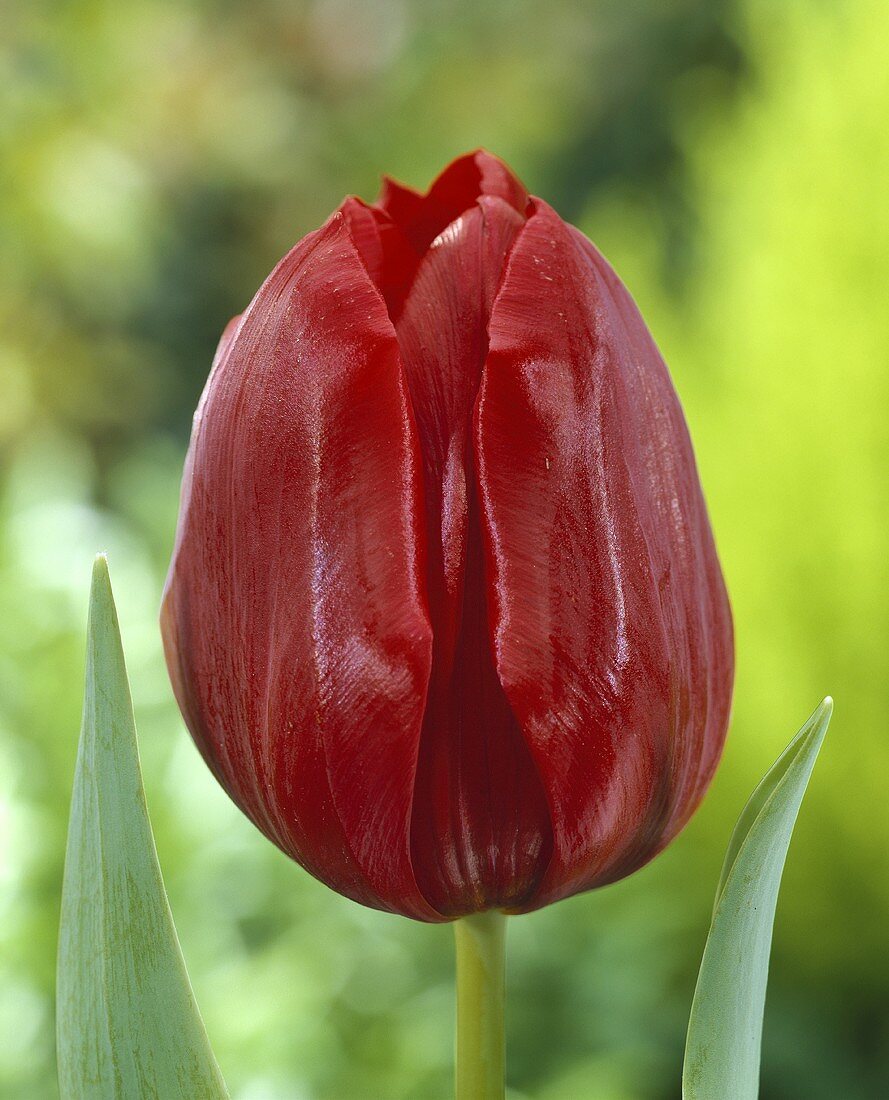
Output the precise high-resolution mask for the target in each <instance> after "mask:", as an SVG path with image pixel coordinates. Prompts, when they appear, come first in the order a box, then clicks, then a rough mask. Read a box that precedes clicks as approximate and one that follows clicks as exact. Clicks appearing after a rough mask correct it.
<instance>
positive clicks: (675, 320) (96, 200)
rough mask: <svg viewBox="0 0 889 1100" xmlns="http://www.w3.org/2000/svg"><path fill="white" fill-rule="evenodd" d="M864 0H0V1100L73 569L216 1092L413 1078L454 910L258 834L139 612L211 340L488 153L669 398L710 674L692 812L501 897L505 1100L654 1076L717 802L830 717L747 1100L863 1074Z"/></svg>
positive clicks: (668, 1093)
mask: <svg viewBox="0 0 889 1100" xmlns="http://www.w3.org/2000/svg"><path fill="white" fill-rule="evenodd" d="M887 35H889V8H887V6H886V5H885V4H883V3H881V2H879V0H872V2H868V0H830V2H828V0H808V2H802V0H799V2H797V0H781V2H779V0H672V2H663V0H661V2H658V0H610V2H599V3H584V2H583V0H550V2H549V3H548V4H547V5H540V4H535V3H531V2H530V0H424V2H420V0H415V2H409V0H376V2H360V0H311V2H310V0H254V2H253V3H251V4H238V3H235V2H233V0H190V2H188V3H183V2H181V0H126V2H120V0H118V2H116V3H114V2H111V0H106V2H98V0H69V2H65V0H32V2H31V3H25V2H24V0H19V2H18V3H17V2H16V0H12V3H11V4H6V5H4V6H3V7H2V9H0V95H2V102H0V150H2V174H0V315H2V325H0V454H2V476H0V620H2V624H3V627H2V632H0V1095H2V1096H3V1097H10V1098H16V1100H18V1098H25V1100H30V1098H37V1100H41V1098H43V1097H53V1096H55V1095H56V1089H55V1078H54V1055H53V1008H52V996H53V971H54V965H55V943H56V933H57V920H58V906H59V888H60V881H61V872H62V856H63V850H64V840H65V828H66V819H67V812H68V800H69V791H70V783H71V778H72V774H73V764H74V754H75V747H76V739H77V733H78V727H79V717H80V696H81V679H82V672H83V649H84V626H85V611H86V596H87V587H88V579H89V571H90V564H91V560H92V556H93V553H94V552H95V551H96V550H99V549H108V551H109V552H110V558H111V566H112V575H113V578H114V581H115V585H116V592H117V597H118V602H119V608H120V617H121V622H122V627H123V632H124V641H125V646H126V649H127V653H128V659H129V665H130V672H131V676H132V680H133V687H134V694H135V702H136V712H137V720H138V723H139V730H140V736H141V746H142V753H143V761H144V770H145V780H146V787H147V793H148V800H149V805H150V808H151V811H152V815H153V820H154V823H155V828H156V832H157V836H158V846H159V850H160V857H161V862H162V865H163V868H164V871H165V874H166V879H167V885H168V888H169V892H170V897H171V902H172V906H173V910H174V913H175V915H176V919H177V923H178V926H179V931H180V935H181V939H182V942H183V947H184V951H185V955H186V958H187V959H188V962H189V966H190V970H191V974H192V979H193V982H194V985H195V989H196V992H197V995H198V999H199V1001H200V1004H201V1006H202V1008H203V1012H204V1016H205V1019H206V1022H207V1026H208V1029H209V1032H210V1035H211V1037H212V1039H213V1042H214V1046H215V1049H216V1051H217V1054H218V1057H219V1060H220V1063H221V1065H222V1068H223V1071H224V1072H225V1074H226V1077H227V1079H228V1081H229V1083H230V1086H231V1089H232V1095H233V1097H235V1098H237V1100H350V1098H357V1100H365V1098H367V1100H388V1098H393V1100H398V1098H418V1100H427V1098H428V1100H437V1098H439V1097H445V1096H447V1095H449V1092H450V1087H451V1086H450V1074H451V1048H452V1041H453V1033H452V1022H451V1013H452V996H453V987H452V959H451V947H452V945H451V931H450V929H449V928H448V927H446V926H444V927H425V926H422V925H419V924H413V923H411V922H409V921H406V920H401V919H398V918H395V917H391V916H386V915H383V914H379V913H375V912H371V911H367V910H363V909H361V908H359V907H358V906H356V905H353V904H352V903H350V902H348V901H345V900H343V899H341V898H339V897H338V896H336V895H334V894H332V893H330V892H328V891H327V890H326V889H325V888H323V887H322V886H320V885H318V884H317V883H315V882H314V881H313V880H311V879H310V878H309V877H308V876H307V875H306V874H304V873H303V872H302V871H301V870H299V869H298V868H296V867H295V866H293V865H292V864H289V863H288V862H287V861H286V860H285V859H284V857H283V856H281V855H279V854H278V853H277V852H276V851H275V850H273V849H272V848H271V846H270V845H269V844H267V843H266V842H265V841H264V840H263V839H262V838H261V837H260V836H259V834H258V833H256V832H255V831H254V830H253V829H252V827H250V826H249V825H248V824H247V822H246V821H245V820H243V819H242V818H241V817H240V815H239V814H238V812H237V811H236V810H235V808H234V807H233V806H232V805H231V804H230V803H229V801H228V799H227V798H226V797H225V796H224V795H223V793H222V792H221V790H219V789H218V788H217V787H216V785H215V783H214V782H213V780H212V779H211V778H210V775H209V773H208V772H207V771H206V770H205V769H204V767H203V765H202V764H201V763H200V762H199V759H198V756H197V753H196V752H195V751H194V749H193V748H192V745H191V743H190V741H189V740H188V738H187V736H186V735H185V733H184V731H183V728H182V725H181V722H180V719H179V716H178V713H177V711H176V709H175V706H174V704H173V700H172V696H171V692H170V689H169V686H168V683H167V678H166V674H165V671H164V668H163V662H162V656H161V646H160V639H159V636H158V630H157V627H156V611H157V607H158V602H159V595H160V589H161V584H162V580H163V575H164V571H165V567H166V563H167V560H168V557H169V554H170V550H171V545H172V538H173V531H174V522H175V515H176V508H177V496H178V481H179V475H180V471H181V465H182V459H183V456H184V450H185V446H186V442H187V438H188V431H189V426H190V418H191V412H192V410H193V408H194V405H195V403H196V400H197V396H198V393H199V392H200V389H201V386H202V383H203V380H204V378H205V376H206V373H207V370H208V366H209V362H210V359H211V356H212V353H213V349H214V346H215V343H216V338H217V336H218V334H219V333H220V331H221V330H222V327H223V325H224V324H225V322H226V321H227V320H228V318H229V317H230V316H231V315H232V314H234V313H235V312H238V311H239V310H241V309H242V308H243V306H244V305H245V304H246V302H247V301H248V300H249V298H250V297H251V296H252V293H253V291H254V290H255V289H256V287H257V286H258V284H259V283H260V281H261V280H262V279H263V277H264V276H265V274H266V273H267V272H268V271H269V270H270V268H271V267H272V265H273V264H274V262H275V261H276V260H277V259H278V257H279V256H280V255H281V254H282V253H283V252H284V251H285V250H286V249H287V248H288V247H289V246H290V245H291V243H292V242H293V241H295V240H296V239H297V238H298V237H299V236H301V235H302V234H303V233H304V232H306V231H307V230H309V229H311V228H314V227H315V226H317V225H318V224H319V223H320V222H321V221H322V220H323V219H324V218H325V217H326V215H327V213H328V212H329V211H330V210H331V209H332V208H333V207H334V206H335V205H336V204H337V203H338V202H339V201H340V199H341V197H342V196H343V195H344V194H345V193H347V192H350V191H355V192H358V193H359V194H361V195H363V196H365V197H368V198H370V197H373V195H374V194H375V191H376V187H377V180H378V177H379V175H380V174H381V173H382V172H389V173H391V174H393V175H395V176H397V177H400V178H402V179H404V180H406V181H407V182H409V183H412V184H414V185H417V186H425V185H426V183H427V182H428V181H429V180H430V179H431V178H432V176H433V175H434V174H435V173H436V171H437V170H438V169H440V168H441V167H442V166H443V165H444V163H445V162H446V161H448V160H449V159H450V158H451V157H453V156H454V155H456V154H457V153H460V152H462V151H465V150H467V149H469V148H472V147H474V146H477V145H480V144H483V145H486V146H488V147H489V148H491V149H492V150H493V151H495V152H497V153H499V154H500V155H501V156H503V157H504V158H505V159H507V160H508V161H509V162H510V163H511V164H512V165H513V166H514V167H515V169H516V170H517V171H518V172H519V174H520V175H521V176H522V177H523V178H524V180H525V181H526V183H527V184H528V185H529V187H530V188H531V190H532V191H534V192H536V193H538V194H541V195H543V196H545V197H546V198H547V199H549V200H550V201H551V202H552V203H553V204H554V205H555V206H556V207H557V208H558V209H559V210H560V212H561V213H562V214H563V215H564V216H566V217H568V218H570V219H572V220H574V221H576V222H577V223H578V224H580V225H581V226H582V228H583V229H584V230H585V231H586V232H587V233H588V234H589V235H590V236H591V237H593V238H594V239H595V240H596V241H597V242H598V243H599V245H600V246H601V247H602V248H603V250H604V251H605V253H606V254H607V255H608V256H609V257H610V259H611V260H612V262H613V263H614V264H615V265H616V267H617V269H618V270H619V271H620V272H621V274H622V275H623V277H624V279H625V280H626V281H627V283H628V284H629V286H630V288H631V290H632V291H633V293H634V294H635V296H636V297H637V300H638V301H639V303H640V305H641V307H642V310H643V313H644V314H645V316H646V317H647V318H648V320H649V323H650V325H651V327H652V329H653V331H654V333H655V335H656V337H657V339H658V341H659V342H660V344H661V346H662V348H663V350H664V352H665V354H666V357H667V360H668V362H669V363H670V364H671V366H672V369H673V372H674V376H675V379H676V383H677V386H678V388H679V391H680V394H681V396H682V398H683V401H684V404H685V408H686V411H687V415H688V418H689V422H690V425H691V429H692V433H693V436H694V438H695V441H696V445H697V452H698V457H699V462H700V467H701V472H702V476H703V480H704V483H705V488H706V491H707V495H708V498H709V502H710V507H711V512H712V518H713V522H714V526H715V529H716V533H717V539H718V542H719V545H720V549H721V553H722V556H723V561H724V565H725V569H726V573H727V576H728V581H729V586H730V589H731V592H732V595H733V601H734V608H735V615H736V624H737V641H738V678H737V690H736V702H735V712H734V719H733V723H732V729H731V733H730V737H729V742H728V747H727V750H726V755H725V760H724V764H723V766H722V769H721V771H720V773H719V775H718V777H717V779H716V782H715V784H714V786H713V788H712V790H711V793H710V794H709V796H708V798H707V800H706V802H705V804H704V806H703V808H702V810H701V812H700V813H699V814H698V815H697V817H696V818H695V819H694V821H693V823H692V824H691V825H690V826H689V828H688V829H687V830H686V832H685V833H684V834H683V835H682V837H681V838H680V839H679V840H678V841H677V842H676V843H675V844H674V845H673V846H672V847H671V848H670V849H669V851H668V852H667V853H666V854H665V855H663V856H662V857H661V858H659V859H658V860H656V861H655V862H654V863H653V864H652V865H651V866H649V867H648V868H646V869H645V870H643V871H642V872H640V873H639V874H637V875H636V876H634V877H633V878H631V879H630V880H629V881H626V882H623V883H621V884H619V885H617V886H614V887H611V888H608V889H606V890H604V891H601V892H599V893H595V894H588V895H586V896H583V897H578V898H574V899H572V900H570V901H568V902H563V903H561V904H559V905H557V906H554V907H552V908H550V909H549V910H546V911H543V912H540V913H537V914H534V915H531V916H527V917H521V918H517V919H515V920H514V921H513V922H512V928H511V931H510V937H511V942H510V946H511V958H510V1002H509V1012H510V1015H509V1043H510V1058H509V1076H510V1084H511V1089H512V1091H511V1100H522V1098H528V1100H530V1098H534V1100H586V1098H589V1100H656V1098H657V1100H669V1098H675V1097H677V1096H678V1095H679V1073H680V1064H681V1057H682V1044H683V1036H684V1029H685V1024H686V1020H687V1014H688V1009H689V1005H690V1002H691V994H692V990H693V986H694V980H695V975H696V972H697V966H698V962H699V959H700V954H701V950H702V947H703V942H704V936H705V932H706V928H707V924H708V917H709V907H710V904H711V900H712V892H713V890H714V888H715V884H716V880H717V876H718V872H719V867H720V864H721V858H722V853H723V851H724V848H725V845H726V843H727V840H728V836H729V833H730V829H731V826H732V824H733V822H734V819H735V817H736V815H737V813H738V811H739V810H740V808H741V805H742V804H743V801H744V799H745V798H746V796H747V794H748V793H749V792H750V790H751V789H752V788H753V786H754V784H755V782H756V781H757V779H758V778H759V777H760V775H761V774H762V773H763V772H764V771H765V769H766V767H767V766H768V765H769V764H770V763H771V761H772V759H773V758H774V757H775V756H776V755H777V753H778V752H779V750H780V749H781V748H782V747H783V745H784V744H785V743H786V742H787V741H788V740H789V738H790V736H791V735H792V734H793V732H794V731H795V730H796V728H797V727H798V725H799V724H800V723H801V722H802V720H803V719H804V718H805V716H806V715H807V714H808V712H809V711H810V710H811V708H812V707H813V706H814V704H815V703H816V702H817V701H818V700H819V699H820V697H821V696H822V695H823V694H825V693H827V692H830V693H832V694H833V695H834V696H835V698H836V702H837V713H836V718H835V721H834V726H833V728H832V730H831V732H830V735H829V737H828V741H827V744H826V747H825V750H824V752H823V754H822V758H821V761H820V763H819V765H818V768H817V770H816V773H815V778H814V780H813V783H812V786H811V788H810V792H809V795H808V797H807V800H806V803H805V804H804V807H803V812H802V817H801V820H800V823H799V826H798V829H797V834H796V838H795V841H794V844H793V846H792V849H791V853H790V859H789V864H788V869H787V874H786V876H785V880H784V888H783V893H782V898H781V901H780V906H779V912H778V922H777V928H776V936H775V947H774V956H773V965H772V978H771V985H770V992H769V1002H768V1008H767V1016H766V1037H765V1047H764V1060H763V1090H762V1096H763V1097H764V1100H796V1098H799V1100H821V1098H823V1100H857V1098H875V1097H883V1096H885V1095H887V1091H889V1019H887V1006H889V810H887V804H889V785H887V776H889V737H887V726H886V722H887V712H889V706H887V703H889V698H887V696H889V676H887V673H889V655H887V650H889V584H887V579H889V578H887V562H889V523H887V517H889V468H887V464H889V430H887V419H889V417H887V412H889V309H887V303H886V298H887V287H889V201H887V193H889V192H887V181H889V127H887V123H886V120H887V115H889V66H887V62H886V41H887Z"/></svg>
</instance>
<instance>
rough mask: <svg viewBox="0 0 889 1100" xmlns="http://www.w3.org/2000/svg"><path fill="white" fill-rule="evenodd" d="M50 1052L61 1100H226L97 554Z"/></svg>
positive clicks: (107, 585) (109, 594) (107, 582)
mask: <svg viewBox="0 0 889 1100" xmlns="http://www.w3.org/2000/svg"><path fill="white" fill-rule="evenodd" d="M57 1047H58V1068H59V1091H60V1094H61V1097H62V1100H86V1098H89V1100H135V1098H137V1097H146V1098H147V1097H163V1098H164V1100H179V1098H182V1100H193V1098H195V1097H201V1098H202V1100H204V1098H206V1100H225V1098H226V1097H227V1096H228V1093H227V1092H226V1089H225V1085H224V1083H223V1080H222V1076H221V1074H220V1072H219V1068H218V1066H217V1065H216V1060H215V1058H214V1056H213V1053H212V1051H211V1050H210V1045H209V1042H208V1040H207V1035H206V1032H205V1030H204V1025H203V1022H202V1020H201V1017H200V1013H199V1011H198V1008H197V1005H196V1003H195V1000H194V996H193V994H192V991H191V985H190V983H189V980H188V975H187V973H186V969H185V963H184V961H183V958H182V953H181V950H180V948H179V941H178V939H177V936H176V930H175V927H174V925H173V919H172V915H171V913H170V908H169V904H168V902H167V895H166V892H165V890H164V885H163V879H162V878H161V872H160V867H159V864H158V860H157V853H156V851H155V846H154V838H153V836H152V832H151V825H150V823H149V819H148V812H147V808H146V805H145V796H144V792H143V789H142V776H141V770H140V766H139V755H138V748H137V744H136V729H135V723H134V720H133V709H132V703H131V700H130V691H129V684H128V680H127V674H126V667H125V664H124V656H123V650H122V647H121V642H120V632H119V628H118V624H117V613H116V610H115V607H114V598H113V595H112V592H111V582H110V579H109V576H108V565H107V561H106V560H105V558H104V557H103V556H100V557H99V558H97V559H96V563H95V566H94V568H93V581H92V589H91V593H90V613H89V627H88V645H87V670H86V691H85V698H84V710H83V725H82V729H81V736H80V745H79V749H78V755H77V766H76V771H75V779H74V792H73V796H72V802H71V818H70V825H69V832H68V849H67V854H66V859H65V878H64V885H63V889H62V914H61V925H60V936H59V960H58V984H57Z"/></svg>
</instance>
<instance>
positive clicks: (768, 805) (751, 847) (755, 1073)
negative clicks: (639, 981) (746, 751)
mask: <svg viewBox="0 0 889 1100" xmlns="http://www.w3.org/2000/svg"><path fill="white" fill-rule="evenodd" d="M832 710H833V703H832V701H831V700H830V698H827V699H825V700H824V702H823V703H821V705H820V706H819V707H818V708H817V709H816V710H815V712H814V713H813V714H812V715H811V717H810V718H809V720H808V721H807V722H806V724H805V725H804V726H803V728H802V729H801V730H800V731H799V733H798V734H797V735H796V737H795V738H794V739H793V740H792V741H791V742H790V744H789V745H788V747H787V748H786V749H785V750H784V752H783V753H782V754H781V756H780V757H779V758H778V759H777V761H776V762H775V764H774V765H773V766H772V768H771V769H770V770H769V772H768V773H767V775H766V776H765V778H764V779H763V780H762V782H761V783H760V784H759V786H758V787H757V788H756V790H755V791H754V792H753V794H752V796H751V797H750V800H749V802H748V803H747V805H746V806H745V807H744V809H743V811H742V813H741V816H740V818H739V819H738V824H737V825H736V826H735V831H734V833H733V834H732V838H731V841H730V842H729V846H728V852H727V853H726V857H725V863H724V865H723V869H722V876H721V878H720V881H719V888H718V890H717V892H716V905H715V908H714V912H713V920H712V923H711V926H710V933H709V935H708V937H707V944H706V946H705V948H704V957H703V960H702V962H701V970H700V973H699V974H698V984H697V988H696V989H695V995H694V1001H693V1003H692V1009H691V1019H690V1021H689V1026H688V1039H687V1042H686V1047H685V1066H684V1069H683V1075H682V1095H683V1098H684V1100H755V1098H756V1096H757V1095H758V1093H759V1060H760V1042H761V1038H762V1020H763V1011H764V1008H765V998H766V983H767V980H768V969H769V952H770V950H771V944H772V927H773V925H774V921H775V907H776V905H777V901H778V890H779V887H780V885H781V874H782V872H783V870H784V861H785V859H786V857H787V850H788V848H789V846H790V837H791V834H792V833H793V827H794V824H795V823H796V818H797V814H798V813H799V808H800V803H801V802H802V799H803V795H804V794H805V791H806V787H807V785H808V782H809V777H810V776H811V774H812V769H813V767H814V766H815V760H816V758H817V756H818V752H819V750H820V748H821V743H822V742H823V740H824V735H825V733H826V732H827V726H828V723H829V722H830V715H831V711H832Z"/></svg>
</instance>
